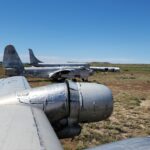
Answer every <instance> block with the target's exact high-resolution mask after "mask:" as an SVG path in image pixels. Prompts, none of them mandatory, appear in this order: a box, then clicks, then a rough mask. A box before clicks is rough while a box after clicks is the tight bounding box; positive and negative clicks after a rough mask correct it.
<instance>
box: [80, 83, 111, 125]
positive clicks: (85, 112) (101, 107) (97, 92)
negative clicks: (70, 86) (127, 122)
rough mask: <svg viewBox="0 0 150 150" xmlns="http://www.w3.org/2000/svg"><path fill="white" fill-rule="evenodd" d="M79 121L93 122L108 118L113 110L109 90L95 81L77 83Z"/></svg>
mask: <svg viewBox="0 0 150 150" xmlns="http://www.w3.org/2000/svg"><path fill="white" fill-rule="evenodd" d="M79 91H80V113H79V120H80V122H95V121H101V120H104V119H106V118H108V117H109V116H110V115H111V113H112V111H113V96H112V92H111V90H110V89H109V88H108V87H106V86H104V85H102V84H97V83H79Z"/></svg>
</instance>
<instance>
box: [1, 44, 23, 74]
mask: <svg viewBox="0 0 150 150" xmlns="http://www.w3.org/2000/svg"><path fill="white" fill-rule="evenodd" d="M3 67H4V68H5V69H15V70H16V71H17V73H18V75H20V74H22V72H23V71H24V66H23V64H22V62H21V60H20V58H19V56H18V53H17V52H16V50H15V48H14V46H13V45H7V46H6V47H5V50H4V56H3Z"/></svg>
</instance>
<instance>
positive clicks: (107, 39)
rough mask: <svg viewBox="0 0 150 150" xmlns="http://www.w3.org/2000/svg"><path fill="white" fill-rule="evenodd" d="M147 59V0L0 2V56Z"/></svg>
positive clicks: (149, 44)
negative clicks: (8, 50) (9, 49)
mask: <svg viewBox="0 0 150 150" xmlns="http://www.w3.org/2000/svg"><path fill="white" fill-rule="evenodd" d="M7 44H13V45H14V46H15V47H16V49H17V51H18V53H19V54H20V55H21V57H22V59H23V60H24V61H28V51H27V49H28V48H32V49H33V50H34V52H35V53H36V55H37V56H39V58H41V59H44V60H45V61H49V60H57V61H60V60H69V61H71V60H72V61H80V62H81V61H109V62H113V63H150V1H149V0H24V1H23V0H0V56H1V57H0V58H2V55H3V49H4V47H5V46H6V45H7Z"/></svg>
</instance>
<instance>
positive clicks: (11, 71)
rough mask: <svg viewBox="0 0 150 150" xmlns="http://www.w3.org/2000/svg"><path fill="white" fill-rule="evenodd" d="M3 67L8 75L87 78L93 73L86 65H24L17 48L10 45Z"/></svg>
mask: <svg viewBox="0 0 150 150" xmlns="http://www.w3.org/2000/svg"><path fill="white" fill-rule="evenodd" d="M3 67H4V68H5V71H6V75H8V76H13V75H25V76H30V77H41V78H49V79H52V80H59V79H66V78H68V79H74V78H81V79H83V80H87V79H88V77H89V76H90V75H91V74H92V73H93V71H92V70H90V69H89V68H85V67H84V66H55V67H24V66H23V64H22V62H21V60H20V58H19V56H18V54H17V52H16V50H15V48H14V47H13V46H12V45H8V46H6V48H5V51H4V57H3Z"/></svg>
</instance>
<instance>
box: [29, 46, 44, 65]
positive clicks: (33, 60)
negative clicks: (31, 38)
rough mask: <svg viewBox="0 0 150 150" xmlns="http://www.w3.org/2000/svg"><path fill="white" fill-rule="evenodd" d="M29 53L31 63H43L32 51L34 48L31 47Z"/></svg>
mask: <svg viewBox="0 0 150 150" xmlns="http://www.w3.org/2000/svg"><path fill="white" fill-rule="evenodd" d="M29 55H30V64H38V63H42V61H40V60H39V59H37V58H36V57H35V55H34V53H33V51H32V49H29Z"/></svg>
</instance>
